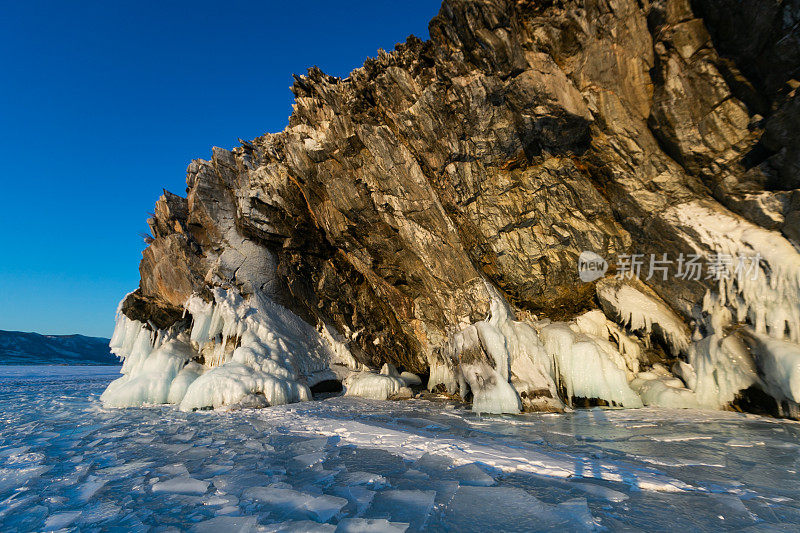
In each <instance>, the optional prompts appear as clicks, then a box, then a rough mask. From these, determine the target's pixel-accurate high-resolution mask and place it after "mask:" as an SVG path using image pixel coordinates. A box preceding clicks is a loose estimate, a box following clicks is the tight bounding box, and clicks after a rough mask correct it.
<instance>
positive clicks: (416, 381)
mask: <svg viewBox="0 0 800 533" xmlns="http://www.w3.org/2000/svg"><path fill="white" fill-rule="evenodd" d="M400 379H402V380H403V381H405V382H406V387H421V386H422V380H421V379H420V377H419V376H418V375H416V374H412V373H411V372H403V373H401V374H400Z"/></svg>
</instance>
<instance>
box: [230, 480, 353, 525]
mask: <svg viewBox="0 0 800 533" xmlns="http://www.w3.org/2000/svg"><path fill="white" fill-rule="evenodd" d="M242 498H243V499H249V500H257V501H259V502H262V503H265V504H267V505H268V506H269V507H270V509H272V510H273V511H274V512H275V514H276V516H283V517H287V516H292V515H298V514H300V515H302V514H310V515H311V516H313V517H314V518H315V519H316V520H319V521H321V522H326V521H328V520H330V519H331V518H333V517H334V516H336V515H337V514H338V513H339V511H340V510H341V509H342V508H343V507H344V506H345V505H347V500H346V499H344V498H339V497H338V496H330V495H327V494H324V495H322V496H316V497H315V496H313V495H311V494H307V493H303V492H298V491H296V490H292V489H288V488H282V487H274V486H273V487H251V488H249V489H247V490H245V491H244V493H243V495H242Z"/></svg>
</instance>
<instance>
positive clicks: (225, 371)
mask: <svg viewBox="0 0 800 533" xmlns="http://www.w3.org/2000/svg"><path fill="white" fill-rule="evenodd" d="M251 394H261V395H263V396H264V397H265V398H266V401H267V403H268V405H281V404H286V403H292V402H299V401H307V400H310V399H311V391H310V390H309V389H308V386H306V385H304V384H302V383H298V382H296V381H293V380H289V379H284V378H280V377H277V376H275V375H273V374H268V373H266V372H263V371H261V370H256V369H254V368H252V367H250V366H246V365H243V364H242V363H238V362H235V361H231V362H228V363H225V364H223V365H222V366H218V367H215V368H212V369H211V370H209V371H208V372H206V373H205V374H203V375H202V376H200V377H198V378H197V379H196V380H195V381H194V382H192V384H191V385H189V388H188V389H187V390H186V395H185V396H184V397H183V400H182V401H181V404H180V408H181V410H182V411H191V410H193V409H202V408H204V407H214V408H216V407H220V406H223V405H233V404H236V403H238V402H240V401H242V400H243V399H244V398H245V397H246V396H248V395H251Z"/></svg>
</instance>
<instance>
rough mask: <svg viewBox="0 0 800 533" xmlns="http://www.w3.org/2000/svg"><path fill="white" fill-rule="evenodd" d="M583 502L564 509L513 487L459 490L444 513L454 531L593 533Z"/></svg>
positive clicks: (584, 501) (589, 516)
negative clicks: (559, 532)
mask: <svg viewBox="0 0 800 533" xmlns="http://www.w3.org/2000/svg"><path fill="white" fill-rule="evenodd" d="M587 515H588V518H589V519H590V520H591V514H589V511H588V508H587V507H586V500H578V501H577V502H574V503H573V502H569V503H568V505H565V506H564V507H560V506H554V505H548V504H545V503H543V502H542V501H540V500H539V499H537V498H536V497H534V496H533V495H531V494H529V493H528V492H526V491H524V490H522V489H519V488H515V487H461V488H460V489H458V491H456V494H455V496H454V497H453V500H452V501H451V502H450V504H449V505H448V506H447V509H446V510H445V516H444V521H445V522H446V523H447V524H448V526H449V527H451V528H452V529H453V530H470V531H542V530H546V529H547V530H549V529H553V528H558V529H564V530H568V531H592V530H594V529H596V526H595V524H594V522H593V521H591V522H589V523H587Z"/></svg>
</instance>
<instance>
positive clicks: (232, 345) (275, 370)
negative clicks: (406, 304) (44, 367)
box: [101, 289, 358, 411]
mask: <svg viewBox="0 0 800 533" xmlns="http://www.w3.org/2000/svg"><path fill="white" fill-rule="evenodd" d="M186 310H187V312H188V314H189V316H190V317H191V324H190V326H187V325H186V324H178V325H176V326H174V327H173V328H172V329H170V330H168V331H161V330H153V329H152V328H151V327H149V326H148V325H146V324H142V323H141V322H138V321H135V320H131V319H129V318H128V317H126V316H125V315H124V314H122V313H119V314H118V317H117V326H116V329H115V330H114V336H113V337H112V339H111V350H112V351H113V352H114V353H115V354H116V355H117V356H119V357H120V358H121V359H122V360H123V366H122V374H123V376H122V377H121V378H119V379H117V380H116V381H114V382H113V383H111V384H110V385H109V386H108V388H107V389H106V391H105V392H104V393H103V395H102V396H101V400H102V402H103V404H104V405H106V406H108V407H132V406H139V405H153V404H163V403H171V404H177V405H179V406H180V408H181V410H185V411H186V410H194V409H204V408H218V407H223V406H236V407H266V406H272V405H282V404H286V403H293V402H299V401H305V400H310V399H311V392H310V390H309V387H310V386H313V385H314V384H315V383H317V382H320V381H324V380H328V379H331V378H337V377H338V374H337V371H338V372H339V373H342V372H345V373H346V372H349V369H356V368H358V364H357V363H356V361H355V359H353V357H352V355H350V353H349V351H348V350H347V348H346V347H345V346H344V345H343V344H341V343H340V342H338V341H336V340H335V339H334V337H333V335H332V334H331V333H330V332H329V331H327V330H326V329H324V328H325V327H324V325H323V326H322V328H321V331H318V330H316V329H314V328H313V327H311V326H310V325H309V324H307V323H306V322H304V321H303V320H301V319H300V318H299V317H297V316H296V315H294V314H293V313H292V312H291V311H289V310H287V309H285V308H283V307H281V306H279V305H277V304H275V303H273V302H272V301H271V300H270V299H269V298H267V297H265V296H260V295H253V296H250V297H249V298H248V299H247V300H245V299H243V298H242V297H241V296H240V295H239V294H238V293H237V292H236V291H233V290H224V289H216V290H215V291H214V301H213V302H205V301H203V300H202V299H200V298H199V297H197V296H193V297H192V298H191V299H190V300H189V301H188V302H187V303H186Z"/></svg>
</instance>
